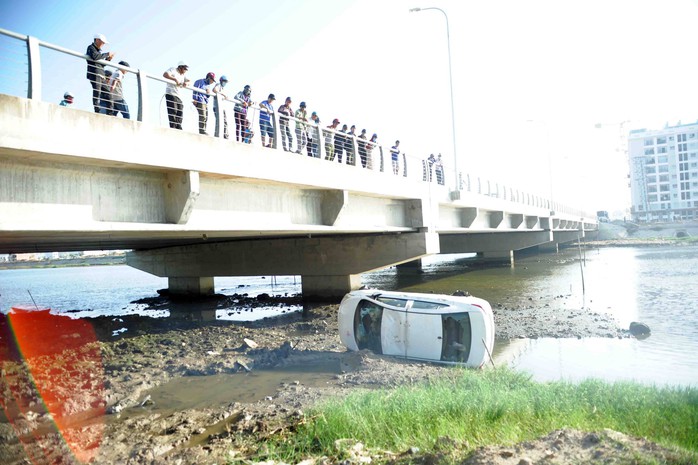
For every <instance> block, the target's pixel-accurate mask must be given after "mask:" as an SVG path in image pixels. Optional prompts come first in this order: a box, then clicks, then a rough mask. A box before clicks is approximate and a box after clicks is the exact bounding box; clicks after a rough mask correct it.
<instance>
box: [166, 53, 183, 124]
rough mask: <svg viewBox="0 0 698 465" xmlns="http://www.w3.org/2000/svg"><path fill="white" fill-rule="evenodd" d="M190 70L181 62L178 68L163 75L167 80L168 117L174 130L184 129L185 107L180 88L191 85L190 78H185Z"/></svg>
mask: <svg viewBox="0 0 698 465" xmlns="http://www.w3.org/2000/svg"><path fill="white" fill-rule="evenodd" d="M188 70H189V65H188V64H187V63H186V62H184V61H180V62H179V63H178V64H177V67H172V68H170V69H168V70H167V71H165V72H164V73H163V74H162V77H164V78H165V79H167V80H168V81H169V82H168V84H167V89H165V102H166V105H167V117H168V119H169V120H170V127H171V128H172V129H179V130H181V129H182V118H183V115H184V105H183V104H182V99H181V96H180V93H179V88H180V87H186V86H187V84H189V82H190V81H189V78H188V77H186V76H185V74H187V71H188Z"/></svg>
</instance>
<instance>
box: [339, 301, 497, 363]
mask: <svg viewBox="0 0 698 465" xmlns="http://www.w3.org/2000/svg"><path fill="white" fill-rule="evenodd" d="M339 337H340V339H341V341H342V344H344V345H345V346H346V347H347V348H348V349H349V350H355V351H356V350H362V349H370V350H372V351H373V352H376V353H379V354H384V355H395V356H400V357H405V358H409V359H414V360H425V361H431V362H437V363H446V364H453V365H462V366H467V367H472V368H478V367H481V366H482V365H483V364H484V363H485V362H487V360H489V358H490V357H491V354H492V349H493V347H494V317H493V315H492V307H491V306H490V304H489V303H488V302H487V301H486V300H483V299H479V298H477V297H472V296H450V295H442V294H419V293H411V292H391V291H381V290H376V289H368V290H360V291H353V292H350V293H349V294H347V295H345V296H344V299H342V303H341V304H340V306H339Z"/></svg>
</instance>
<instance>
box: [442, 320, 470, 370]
mask: <svg viewBox="0 0 698 465" xmlns="http://www.w3.org/2000/svg"><path fill="white" fill-rule="evenodd" d="M441 322H442V325H443V337H442V339H441V344H442V345H441V360H443V361H447V362H462V363H465V362H467V361H468V357H469V356H470V346H471V345H472V332H471V328H470V314H469V313H467V312H465V313H451V314H446V315H441Z"/></svg>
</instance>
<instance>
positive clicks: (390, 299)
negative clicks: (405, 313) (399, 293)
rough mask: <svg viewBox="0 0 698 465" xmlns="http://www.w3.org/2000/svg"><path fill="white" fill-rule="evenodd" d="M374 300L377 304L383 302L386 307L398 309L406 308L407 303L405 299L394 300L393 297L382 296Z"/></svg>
mask: <svg viewBox="0 0 698 465" xmlns="http://www.w3.org/2000/svg"><path fill="white" fill-rule="evenodd" d="M376 300H377V301H379V302H383V303H384V304H386V305H390V306H391V307H399V308H405V307H407V302H409V301H408V300H406V299H395V298H393V297H382V296H378V297H376Z"/></svg>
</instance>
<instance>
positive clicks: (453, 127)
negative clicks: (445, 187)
mask: <svg viewBox="0 0 698 465" xmlns="http://www.w3.org/2000/svg"><path fill="white" fill-rule="evenodd" d="M427 10H437V11H440V12H441V13H443V15H444V18H445V19H446V44H447V46H448V81H449V85H450V88H451V132H452V134H453V171H454V176H453V178H454V191H453V192H452V198H454V199H458V198H460V179H459V178H460V176H459V173H458V155H457V153H456V113H455V110H454V106H453V71H452V69H451V34H450V32H449V28H448V15H447V14H446V12H445V11H444V10H442V9H441V8H437V7H428V8H411V9H410V13H416V12H419V11H427Z"/></svg>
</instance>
